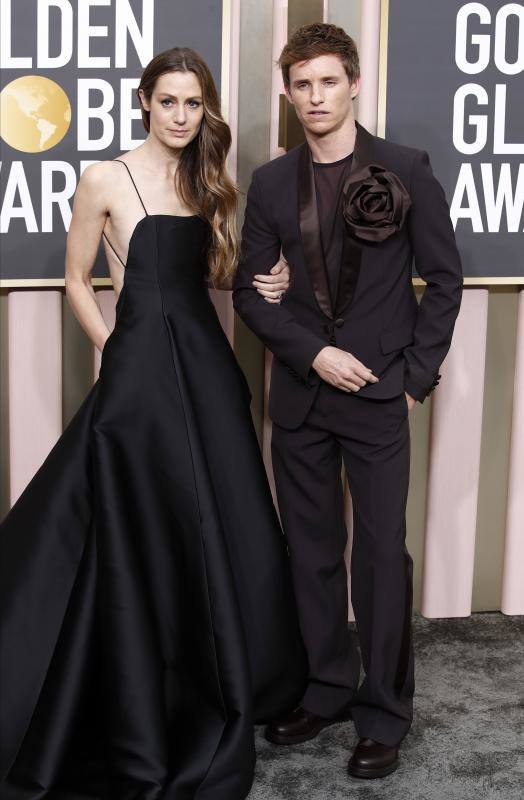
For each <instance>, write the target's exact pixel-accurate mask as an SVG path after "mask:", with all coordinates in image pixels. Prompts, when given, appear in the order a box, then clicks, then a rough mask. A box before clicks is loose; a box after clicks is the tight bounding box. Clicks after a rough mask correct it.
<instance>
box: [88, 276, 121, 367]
mask: <svg viewBox="0 0 524 800" xmlns="http://www.w3.org/2000/svg"><path fill="white" fill-rule="evenodd" d="M96 299H97V301H98V305H99V306H100V310H101V312H102V316H103V317H104V320H105V323H106V325H107V327H108V328H109V330H110V331H112V330H113V328H114V327H115V319H116V312H115V306H116V294H115V292H114V290H113V289H99V290H98V291H97V293H96ZM93 352H94V360H93V364H94V378H95V380H97V378H98V373H99V372H100V361H101V357H102V354H101V352H100V350H99V349H98V347H93Z"/></svg>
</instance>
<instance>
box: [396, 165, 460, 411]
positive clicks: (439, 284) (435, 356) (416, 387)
mask: <svg viewBox="0 0 524 800" xmlns="http://www.w3.org/2000/svg"><path fill="white" fill-rule="evenodd" d="M410 194H411V201H412V207H411V211H410V218H409V228H410V229H409V233H410V239H411V244H412V248H413V254H414V257H415V266H416V268H417V272H418V274H419V275H420V276H421V278H423V279H424V281H425V282H426V284H427V285H426V288H425V290H424V294H423V296H422V299H421V301H420V304H419V308H418V316H417V322H416V325H415V330H414V341H413V344H412V345H410V346H409V347H406V348H405V349H404V357H405V359H406V364H405V374H404V388H405V390H406V391H407V392H408V394H410V395H411V396H412V397H414V398H415V399H416V400H418V401H419V402H421V403H422V402H423V401H424V399H425V398H426V396H427V395H428V394H429V393H430V392H431V391H433V389H434V388H435V386H436V385H437V383H438V381H439V378H440V375H439V374H438V370H439V368H440V365H441V364H442V362H443V361H444V358H445V356H446V353H447V352H448V350H449V347H450V345H451V338H452V335H453V328H454V326H455V320H456V318H457V315H458V312H459V308H460V302H461V298H462V265H461V261H460V255H459V252H458V250H457V245H456V243H455V234H454V231H453V226H452V224H451V219H450V215H449V206H448V203H447V201H446V196H445V194H444V190H443V188H442V186H441V185H440V183H439V182H438V181H437V179H436V178H435V177H434V175H433V171H432V169H431V165H430V162H429V156H428V154H427V153H426V152H422V151H421V152H420V153H419V154H418V156H417V157H415V161H414V163H413V168H412V175H411V192H410Z"/></svg>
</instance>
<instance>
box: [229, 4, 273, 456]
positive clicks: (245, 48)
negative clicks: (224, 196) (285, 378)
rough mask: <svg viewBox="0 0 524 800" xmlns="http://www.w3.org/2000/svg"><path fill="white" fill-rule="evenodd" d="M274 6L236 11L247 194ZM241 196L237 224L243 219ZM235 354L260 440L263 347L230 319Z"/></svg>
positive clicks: (241, 175)
mask: <svg viewBox="0 0 524 800" xmlns="http://www.w3.org/2000/svg"><path fill="white" fill-rule="evenodd" d="M272 48H273V6H272V3H269V2H266V3H260V2H258V0H242V4H241V8H240V61H239V72H240V74H241V75H242V80H241V81H240V82H239V89H238V141H239V153H238V165H237V181H238V184H239V187H240V190H241V192H243V193H245V192H247V189H248V187H249V184H250V182H251V175H252V172H253V170H254V169H255V168H256V167H258V166H260V164H263V163H264V162H265V161H267V160H268V159H269V140H270V113H271V57H272ZM243 197H244V195H242V200H241V204H240V205H241V207H240V209H239V224H240V226H241V224H242V220H243V216H244V200H243ZM235 353H236V356H237V359H238V362H239V364H240V366H241V367H242V369H243V371H244V373H245V375H246V377H247V379H248V382H249V385H250V387H251V391H252V394H253V400H252V403H251V411H252V414H253V422H254V424H255V428H256V431H257V435H258V437H259V440H260V441H261V440H262V427H263V416H264V347H263V345H262V343H261V342H260V341H259V340H258V339H257V337H256V336H255V335H254V334H253V333H252V332H251V331H250V330H249V329H248V328H247V326H246V325H244V323H243V322H242V320H241V319H240V318H239V317H238V316H235Z"/></svg>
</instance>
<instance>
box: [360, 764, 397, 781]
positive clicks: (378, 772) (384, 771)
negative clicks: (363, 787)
mask: <svg viewBox="0 0 524 800" xmlns="http://www.w3.org/2000/svg"><path fill="white" fill-rule="evenodd" d="M399 763H400V762H399V761H394V762H393V763H392V764H388V765H387V767H381V768H380V769H365V768H363V767H352V766H351V764H349V765H348V773H349V774H350V775H351V776H352V777H353V778H385V777H386V775H391V773H392V772H395V770H396V769H397V767H398V765H399Z"/></svg>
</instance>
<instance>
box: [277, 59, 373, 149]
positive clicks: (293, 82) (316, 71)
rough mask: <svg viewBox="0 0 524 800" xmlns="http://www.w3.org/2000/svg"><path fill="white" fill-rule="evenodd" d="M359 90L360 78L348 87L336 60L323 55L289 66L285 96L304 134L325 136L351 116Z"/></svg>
mask: <svg viewBox="0 0 524 800" xmlns="http://www.w3.org/2000/svg"><path fill="white" fill-rule="evenodd" d="M359 88H360V78H358V79H357V80H356V81H355V83H353V84H351V85H350V83H349V79H348V76H347V74H346V71H345V69H344V67H343V65H342V61H341V60H340V58H339V57H338V56H336V55H325V56H317V58H312V59H311V60H309V61H299V62H298V63H297V64H292V65H291V67H290V68H289V88H288V89H286V95H287V97H288V100H289V101H290V102H291V103H293V105H294V106H295V111H296V112H297V116H298V118H299V120H300V122H301V123H302V125H303V126H304V128H305V129H306V131H308V132H309V133H311V134H313V135H315V136H325V135H326V134H328V133H332V132H333V131H336V130H338V129H339V128H340V127H341V126H342V125H343V124H344V122H345V121H346V120H347V119H348V117H350V116H351V115H352V113H353V106H352V104H353V98H354V97H356V96H357V94H358V90H359Z"/></svg>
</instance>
